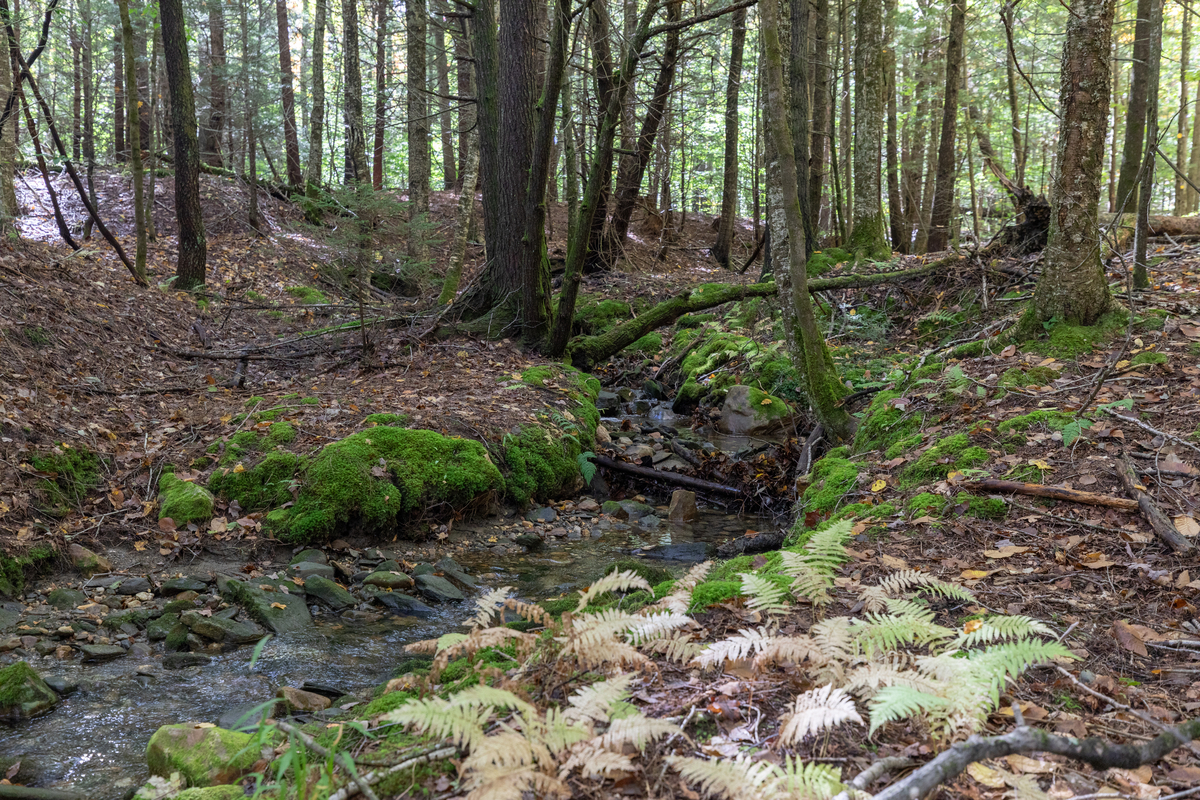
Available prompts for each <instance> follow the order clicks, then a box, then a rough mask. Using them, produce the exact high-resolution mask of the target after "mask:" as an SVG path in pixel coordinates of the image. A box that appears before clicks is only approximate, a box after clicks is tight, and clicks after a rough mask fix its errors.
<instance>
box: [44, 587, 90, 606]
mask: <svg viewBox="0 0 1200 800" xmlns="http://www.w3.org/2000/svg"><path fill="white" fill-rule="evenodd" d="M46 602H48V603H49V604H50V605H52V606H54V607H55V608H57V609H58V610H59V611H69V610H70V609H72V608H75V607H76V606H81V605H83V604H84V603H86V602H87V595H86V594H84V593H83V592H81V591H79V590H78V589H62V588H59V589H55V590H54V591H52V592H50V595H49V596H48V597H47V598H46Z"/></svg>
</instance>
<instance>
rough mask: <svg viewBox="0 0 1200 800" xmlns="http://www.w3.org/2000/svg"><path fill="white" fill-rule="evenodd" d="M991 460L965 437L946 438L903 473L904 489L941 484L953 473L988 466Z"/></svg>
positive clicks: (962, 434) (981, 449) (961, 434)
mask: <svg viewBox="0 0 1200 800" xmlns="http://www.w3.org/2000/svg"><path fill="white" fill-rule="evenodd" d="M990 458H991V456H990V455H988V451H987V450H984V449H983V448H982V447H977V446H973V445H972V444H971V441H970V440H969V439H968V438H967V435H966V434H965V433H957V434H954V435H953V436H947V437H946V438H945V439H942V440H941V441H940V442H938V443H937V444H936V445H934V446H933V447H931V448H929V449H928V450H926V451H925V452H924V453H922V454H921V457H920V458H918V459H917V460H916V462H914V463H913V464H911V465H909V466H908V467H906V468H905V469H904V470H903V471H902V472H901V473H900V485H901V488H908V487H910V486H919V485H921V484H923V483H932V482H934V481H939V480H942V479H943V478H945V477H946V475H947V474H948V473H950V472H954V471H957V470H964V469H970V468H972V467H977V466H979V465H980V464H985V463H987V461H988V459H990Z"/></svg>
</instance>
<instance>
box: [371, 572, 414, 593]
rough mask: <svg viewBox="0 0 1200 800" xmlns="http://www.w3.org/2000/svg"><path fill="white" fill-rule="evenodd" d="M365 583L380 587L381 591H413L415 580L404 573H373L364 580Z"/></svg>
mask: <svg viewBox="0 0 1200 800" xmlns="http://www.w3.org/2000/svg"><path fill="white" fill-rule="evenodd" d="M363 583H366V584H370V585H371V586H378V587H379V588H380V589H391V590H392V591H402V590H404V589H411V588H413V586H414V585H415V584H414V583H413V579H412V578H410V577H408V576H407V575H405V574H404V573H403V572H372V573H371V574H370V575H368V576H367V577H365V578H363Z"/></svg>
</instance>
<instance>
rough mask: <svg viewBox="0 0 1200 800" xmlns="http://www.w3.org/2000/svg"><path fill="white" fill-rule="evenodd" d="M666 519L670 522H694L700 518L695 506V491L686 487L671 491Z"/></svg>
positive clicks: (698, 510)
mask: <svg viewBox="0 0 1200 800" xmlns="http://www.w3.org/2000/svg"><path fill="white" fill-rule="evenodd" d="M667 519H669V520H671V521H672V522H695V521H696V520H698V519H700V509H699V508H697V507H696V493H695V492H689V491H687V490H686V489H677V490H675V491H674V492H672V493H671V508H670V510H669V511H668V512H667Z"/></svg>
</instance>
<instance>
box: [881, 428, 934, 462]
mask: <svg viewBox="0 0 1200 800" xmlns="http://www.w3.org/2000/svg"><path fill="white" fill-rule="evenodd" d="M924 438H925V437H924V436H923V435H921V434H919V433H914V434H913V435H912V436H909V437H907V438H905V439H901V440H900V441H898V442H894V443H893V444H892V445H891V446H890V447H889V448H888V449H887V451H886V452H885V453H884V457H885V458H887V459H889V460H890V459H893V458H896V457H897V456H902V455H904V454H905V453H907V452H908V451H909V450H912V449H913V448H914V447H916V446H917V445H919V444H920V443H921V441H922V440H923V439H924Z"/></svg>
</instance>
